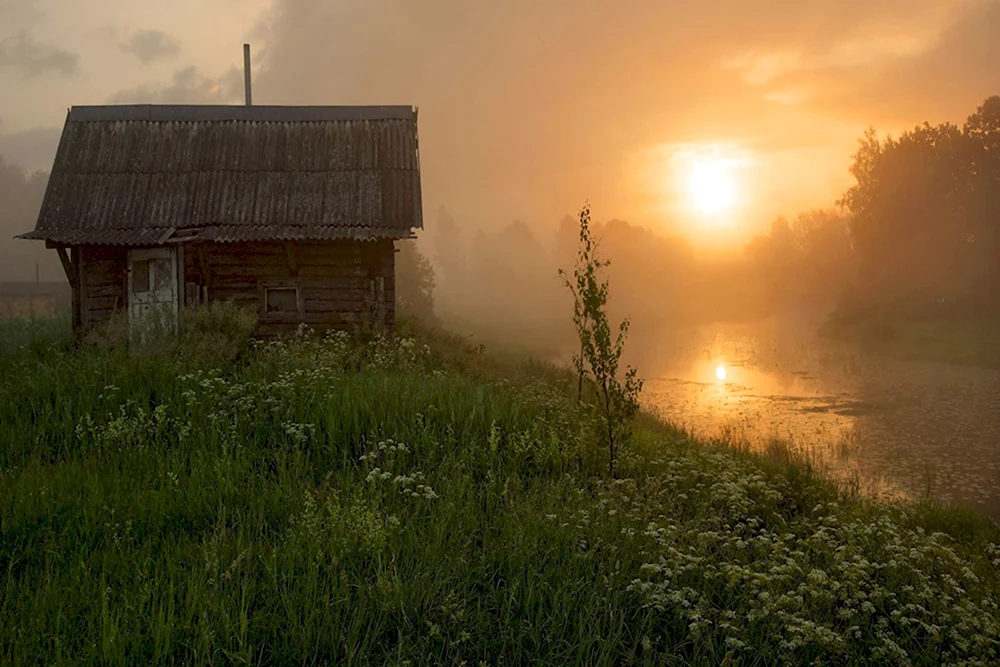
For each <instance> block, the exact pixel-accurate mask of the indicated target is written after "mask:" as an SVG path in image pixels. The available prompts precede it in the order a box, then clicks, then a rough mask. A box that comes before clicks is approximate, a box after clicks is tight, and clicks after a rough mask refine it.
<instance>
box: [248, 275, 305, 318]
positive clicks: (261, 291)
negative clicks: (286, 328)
mask: <svg viewBox="0 0 1000 667" xmlns="http://www.w3.org/2000/svg"><path fill="white" fill-rule="evenodd" d="M257 289H258V295H257V302H258V306H259V307H258V315H259V317H260V319H261V320H262V321H270V322H298V321H301V320H302V318H303V316H304V315H305V298H304V295H303V290H302V285H301V283H300V282H299V281H298V280H297V279H294V278H287V279H272V280H260V281H258V288H257ZM290 289H293V290H295V305H296V307H297V308H296V310H295V311H294V312H292V311H279V312H268V310H267V293H268V290H290Z"/></svg>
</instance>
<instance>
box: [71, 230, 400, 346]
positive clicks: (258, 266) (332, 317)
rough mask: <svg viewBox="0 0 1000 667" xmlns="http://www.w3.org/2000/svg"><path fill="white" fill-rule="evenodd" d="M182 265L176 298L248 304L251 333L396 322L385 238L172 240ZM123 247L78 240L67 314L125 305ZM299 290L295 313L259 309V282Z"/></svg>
mask: <svg viewBox="0 0 1000 667" xmlns="http://www.w3.org/2000/svg"><path fill="white" fill-rule="evenodd" d="M178 250H179V252H178V261H179V262H181V263H182V265H183V271H182V272H181V276H179V278H181V280H179V281H178V282H179V284H178V289H179V292H180V295H179V299H180V306H181V307H193V306H195V305H197V304H198V303H200V302H202V301H203V300H204V297H206V296H207V300H208V301H233V302H235V303H237V304H240V305H243V306H247V307H250V308H253V309H254V310H256V311H257V313H258V317H259V328H258V334H260V335H263V336H268V335H276V334H287V333H294V331H295V330H296V329H297V328H298V325H299V324H300V323H305V324H308V325H309V326H311V327H313V328H315V329H319V330H326V329H349V328H351V327H353V326H356V325H358V324H360V323H362V322H363V321H365V320H366V319H370V320H371V321H373V322H375V323H378V322H381V323H382V324H383V325H385V326H392V325H393V324H394V323H395V301H396V299H395V276H394V273H395V268H394V267H395V261H394V260H395V251H394V247H393V242H392V241H391V240H388V239H387V240H381V241H371V242H352V241H323V242H319V241H317V242H287V243H285V242H268V243H193V244H186V245H184V246H183V248H181V247H179V246H178ZM127 259H128V255H127V249H126V248H124V247H121V246H77V247H74V248H73V260H74V261H73V263H74V267H73V268H74V269H75V270H76V271H77V272H78V273H77V275H78V276H79V278H80V280H79V282H80V285H81V288H80V289H79V290H74V291H75V292H76V293H75V294H74V297H75V299H74V305H75V306H76V304H79V305H78V308H79V315H78V317H75V318H74V319H75V320H77V321H78V323H79V325H80V327H81V328H82V329H90V328H93V327H95V326H100V325H101V324H103V323H106V322H107V321H108V319H109V318H110V317H111V315H112V313H114V312H115V310H124V309H126V308H127V306H128V299H127V290H128V282H127V281H128V275H127V268H128V262H127ZM268 286H273V287H284V288H289V287H293V288H295V289H296V290H298V295H299V303H300V309H299V311H298V312H296V313H267V312H264V308H263V303H262V297H263V294H264V289H265V288H267V287H268Z"/></svg>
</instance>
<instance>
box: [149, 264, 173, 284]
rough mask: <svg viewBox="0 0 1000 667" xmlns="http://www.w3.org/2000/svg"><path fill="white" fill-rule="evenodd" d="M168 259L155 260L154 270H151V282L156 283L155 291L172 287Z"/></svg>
mask: <svg viewBox="0 0 1000 667" xmlns="http://www.w3.org/2000/svg"><path fill="white" fill-rule="evenodd" d="M171 263H172V262H171V261H170V259H157V260H155V264H154V267H155V271H154V272H153V282H154V283H155V284H156V291H157V292H159V291H161V290H169V289H172V288H173V280H171V278H172V276H171V275H170V269H171V266H170V265H171Z"/></svg>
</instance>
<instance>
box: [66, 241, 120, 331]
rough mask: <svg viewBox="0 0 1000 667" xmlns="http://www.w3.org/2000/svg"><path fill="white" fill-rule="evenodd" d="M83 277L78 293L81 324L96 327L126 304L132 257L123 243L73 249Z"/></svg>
mask: <svg viewBox="0 0 1000 667" xmlns="http://www.w3.org/2000/svg"><path fill="white" fill-rule="evenodd" d="M73 251H74V252H73V254H74V265H75V268H76V269H77V271H78V274H77V275H78V276H79V278H80V290H79V293H78V294H77V295H76V296H77V300H78V301H77V303H78V304H79V306H78V307H79V308H80V314H79V315H78V318H77V320H78V322H79V325H80V326H81V327H82V328H84V329H92V328H94V327H100V326H101V325H102V324H105V323H106V322H107V321H108V320H109V319H110V318H111V315H112V313H114V312H115V310H122V309H124V308H125V305H126V296H125V294H126V290H127V282H126V281H127V279H128V275H127V268H128V263H127V260H128V256H127V254H126V250H125V248H122V247H119V246H78V247H76V248H74V249H73Z"/></svg>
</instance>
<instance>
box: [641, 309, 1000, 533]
mask: <svg viewBox="0 0 1000 667" xmlns="http://www.w3.org/2000/svg"><path fill="white" fill-rule="evenodd" d="M629 347H630V349H631V351H632V352H631V353H630V354H629V359H628V361H629V362H631V363H633V364H635V365H637V367H638V368H639V370H640V374H641V375H642V376H643V377H644V379H645V388H644V392H643V401H644V404H645V407H647V408H648V409H650V410H652V411H654V412H656V413H658V414H660V415H661V416H663V417H664V418H666V419H668V420H670V421H672V422H674V423H677V424H681V425H684V426H686V427H688V428H689V429H690V430H691V431H692V432H694V433H696V434H698V435H701V436H709V437H712V436H725V437H728V438H730V439H738V440H741V441H743V442H745V443H746V444H747V445H749V446H751V447H755V448H762V447H766V446H767V445H768V443H769V442H773V441H775V440H778V441H782V442H786V443H790V446H791V447H792V448H793V449H795V450H796V451H797V452H798V453H799V454H800V455H801V456H804V457H807V458H809V459H810V460H812V461H813V462H814V463H816V465H818V466H820V467H822V468H823V469H824V470H825V471H826V472H827V474H829V475H831V476H833V477H836V478H838V479H841V480H842V481H848V482H850V483H852V484H857V485H858V486H859V487H860V488H861V489H862V490H864V491H866V492H869V493H879V494H885V495H897V496H904V497H909V498H917V497H922V496H926V495H932V496H934V497H936V498H939V499H940V500H942V501H945V502H947V503H952V504H957V505H962V506H966V507H969V508H972V509H974V510H976V511H978V512H981V513H985V514H988V515H990V516H992V517H994V518H997V519H1000V372H998V371H995V370H986V369H981V368H974V367H967V366H952V365H947V364H939V363H928V362H912V361H898V360H894V359H884V358H879V357H878V356H875V355H872V354H871V353H867V352H865V351H864V350H861V349H858V348H857V347H855V346H852V345H850V344H848V343H845V342H839V341H831V340H827V339H824V338H821V337H820V336H819V334H818V333H817V328H816V326H815V323H814V322H809V321H802V320H798V321H796V320H791V319H781V320H779V319H774V320H768V321H762V322H756V323H753V324H724V323H718V324H710V325H699V326H689V327H681V328H676V329H670V330H666V331H662V332H660V333H656V334H655V335H654V334H652V333H651V332H649V331H640V330H639V328H638V327H636V328H635V329H633V334H632V336H631V338H630V340H629Z"/></svg>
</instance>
